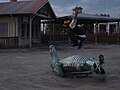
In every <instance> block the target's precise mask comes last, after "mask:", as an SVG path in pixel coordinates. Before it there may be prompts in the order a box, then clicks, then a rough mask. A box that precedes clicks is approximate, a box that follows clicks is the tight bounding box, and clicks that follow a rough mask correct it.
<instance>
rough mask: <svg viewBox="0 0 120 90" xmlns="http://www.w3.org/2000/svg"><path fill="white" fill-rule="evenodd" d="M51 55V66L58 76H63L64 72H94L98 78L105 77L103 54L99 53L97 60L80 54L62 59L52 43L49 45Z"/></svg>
mask: <svg viewBox="0 0 120 90" xmlns="http://www.w3.org/2000/svg"><path fill="white" fill-rule="evenodd" d="M49 49H50V56H51V60H52V61H51V67H52V70H53V71H54V72H56V73H57V74H58V75H59V76H61V77H64V76H65V74H66V73H71V74H86V75H88V74H90V73H93V72H95V73H96V74H98V75H99V76H100V78H102V79H105V78H106V74H105V70H104V69H103V65H104V56H103V55H99V60H97V59H95V58H92V57H88V56H82V55H72V56H69V57H66V58H64V59H62V60H60V58H59V57H58V55H57V52H56V49H55V46H54V45H50V46H49Z"/></svg>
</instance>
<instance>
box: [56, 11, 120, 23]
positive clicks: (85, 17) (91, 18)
mask: <svg viewBox="0 0 120 90" xmlns="http://www.w3.org/2000/svg"><path fill="white" fill-rule="evenodd" d="M72 17H73V16H72V15H69V16H63V17H59V18H57V20H58V21H59V20H65V19H72ZM78 21H80V22H87V23H89V22H118V21H120V19H119V18H114V17H105V16H97V15H92V14H86V13H79V14H78Z"/></svg>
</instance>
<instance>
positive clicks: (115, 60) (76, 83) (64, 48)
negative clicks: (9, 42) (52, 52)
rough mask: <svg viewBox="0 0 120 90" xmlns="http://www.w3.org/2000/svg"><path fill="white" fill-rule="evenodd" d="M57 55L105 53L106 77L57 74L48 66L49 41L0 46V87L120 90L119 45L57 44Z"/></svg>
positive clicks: (8, 89)
mask: <svg viewBox="0 0 120 90" xmlns="http://www.w3.org/2000/svg"><path fill="white" fill-rule="evenodd" d="M56 48H57V52H58V55H59V57H60V58H61V59H62V58H64V57H67V56H70V55H73V54H82V55H88V56H92V57H95V58H98V56H99V54H103V55H104V56H105V67H104V68H105V70H106V73H107V80H106V81H104V82H103V81H101V80H100V79H99V78H98V77H97V75H96V74H91V75H90V76H89V77H83V76H81V77H77V78H73V77H66V78H60V77H58V76H56V75H55V74H54V73H53V72H52V71H51V68H50V66H49V62H50V57H49V49H48V45H40V47H36V48H26V49H25V48H18V49H0V90H120V45H95V44H85V45H84V46H83V47H82V48H81V49H80V50H77V49H76V47H74V48H71V47H70V46H69V45H68V44H56Z"/></svg>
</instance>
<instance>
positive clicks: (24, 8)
mask: <svg viewBox="0 0 120 90" xmlns="http://www.w3.org/2000/svg"><path fill="white" fill-rule="evenodd" d="M47 2H48V0H33V1H17V2H6V3H0V14H1V15H6V14H33V13H36V12H37V11H38V10H39V9H40V8H41V7H43V6H44V5H45V4H46V3H47Z"/></svg>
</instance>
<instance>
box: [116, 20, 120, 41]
mask: <svg viewBox="0 0 120 90" xmlns="http://www.w3.org/2000/svg"><path fill="white" fill-rule="evenodd" d="M116 33H117V43H120V22H118V23H117V32H116Z"/></svg>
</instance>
